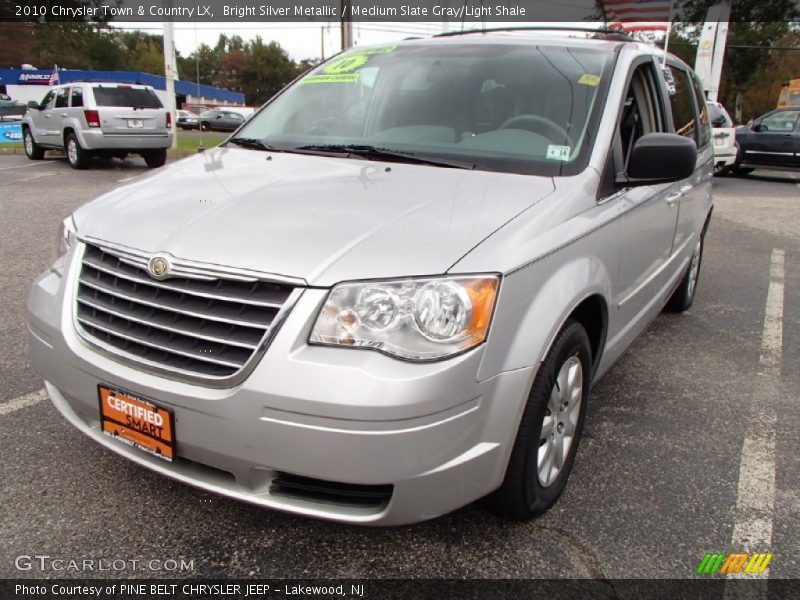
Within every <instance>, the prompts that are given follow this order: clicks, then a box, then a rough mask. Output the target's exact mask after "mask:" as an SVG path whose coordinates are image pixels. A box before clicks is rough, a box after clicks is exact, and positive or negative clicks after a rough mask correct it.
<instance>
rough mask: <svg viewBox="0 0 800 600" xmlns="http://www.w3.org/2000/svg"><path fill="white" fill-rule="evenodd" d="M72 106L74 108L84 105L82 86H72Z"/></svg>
mask: <svg viewBox="0 0 800 600" xmlns="http://www.w3.org/2000/svg"><path fill="white" fill-rule="evenodd" d="M70 106H72V107H73V108H74V107H76V106H83V90H82V89H81V88H79V87H74V88H72V92H71V94H70Z"/></svg>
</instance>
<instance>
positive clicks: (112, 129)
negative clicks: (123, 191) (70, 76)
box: [22, 82, 172, 169]
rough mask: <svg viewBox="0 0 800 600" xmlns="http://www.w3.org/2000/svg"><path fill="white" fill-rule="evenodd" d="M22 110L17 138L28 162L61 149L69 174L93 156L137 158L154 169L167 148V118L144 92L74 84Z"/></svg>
mask: <svg viewBox="0 0 800 600" xmlns="http://www.w3.org/2000/svg"><path fill="white" fill-rule="evenodd" d="M28 109H29V110H28V112H27V113H26V114H25V117H24V118H23V119H22V135H23V140H24V142H25V154H27V156H28V158H30V159H31V160H41V159H42V158H43V157H44V153H45V151H46V150H49V149H59V150H60V149H63V150H64V151H65V152H66V154H67V159H68V160H69V164H70V166H71V167H72V168H73V169H85V168H87V167H88V166H89V161H90V159H91V157H92V156H93V155H98V156H103V157H106V158H110V157H114V156H115V157H119V158H124V157H125V156H126V155H128V154H140V155H141V156H142V158H144V160H145V162H146V163H147V166H148V167H151V168H154V167H160V166H162V165H163V164H164V163H165V162H166V160H167V148H169V147H170V146H171V145H172V131H171V115H170V114H169V112H168V111H166V110H165V109H164V106H163V105H162V104H161V100H159V98H158V96H157V95H156V93H155V92H154V91H153V88H152V87H150V86H146V85H128V84H121V83H85V82H74V83H69V84H65V85H59V86H55V87H52V88H50V90H49V91H48V92H47V94H46V95H45V97H44V99H43V100H42V101H41V102H40V103H37V102H29V103H28Z"/></svg>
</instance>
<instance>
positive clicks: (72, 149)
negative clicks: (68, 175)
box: [64, 133, 91, 169]
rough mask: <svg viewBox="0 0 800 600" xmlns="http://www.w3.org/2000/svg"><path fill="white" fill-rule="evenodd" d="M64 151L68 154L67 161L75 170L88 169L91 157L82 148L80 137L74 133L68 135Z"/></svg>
mask: <svg viewBox="0 0 800 600" xmlns="http://www.w3.org/2000/svg"><path fill="white" fill-rule="evenodd" d="M64 149H65V150H66V152H67V161H68V162H69V166H70V167H72V168H73V169H86V168H88V167H89V160H90V158H91V155H90V154H89V153H88V152H87V151H86V150H84V149H83V148H81V144H80V142H79V141H78V137H77V136H76V135H75V134H74V133H69V134H67V140H66V142H65V143H64Z"/></svg>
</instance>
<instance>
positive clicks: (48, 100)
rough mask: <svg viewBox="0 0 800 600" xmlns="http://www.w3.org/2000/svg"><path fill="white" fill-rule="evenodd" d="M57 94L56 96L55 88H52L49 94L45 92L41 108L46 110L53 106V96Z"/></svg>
mask: <svg viewBox="0 0 800 600" xmlns="http://www.w3.org/2000/svg"><path fill="white" fill-rule="evenodd" d="M55 96H56V93H55V91H54V90H50V91H49V92H47V94H45V96H44V98H43V99H42V103H41V105H40V106H41V110H45V109H47V108H52V106H51V105H52V103H53V98H55Z"/></svg>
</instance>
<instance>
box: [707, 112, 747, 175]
mask: <svg viewBox="0 0 800 600" xmlns="http://www.w3.org/2000/svg"><path fill="white" fill-rule="evenodd" d="M706 106H707V107H708V115H709V118H710V119H711V127H712V128H713V129H712V134H711V137H713V138H714V175H724V174H725V173H727V172H728V171H730V169H731V167H732V166H733V165H734V164H736V156H737V154H738V153H739V150H738V147H737V146H736V129H735V128H734V126H733V119H731V116H730V115H729V114H728V111H727V110H725V107H724V106H722V104H720V103H719V102H706Z"/></svg>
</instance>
